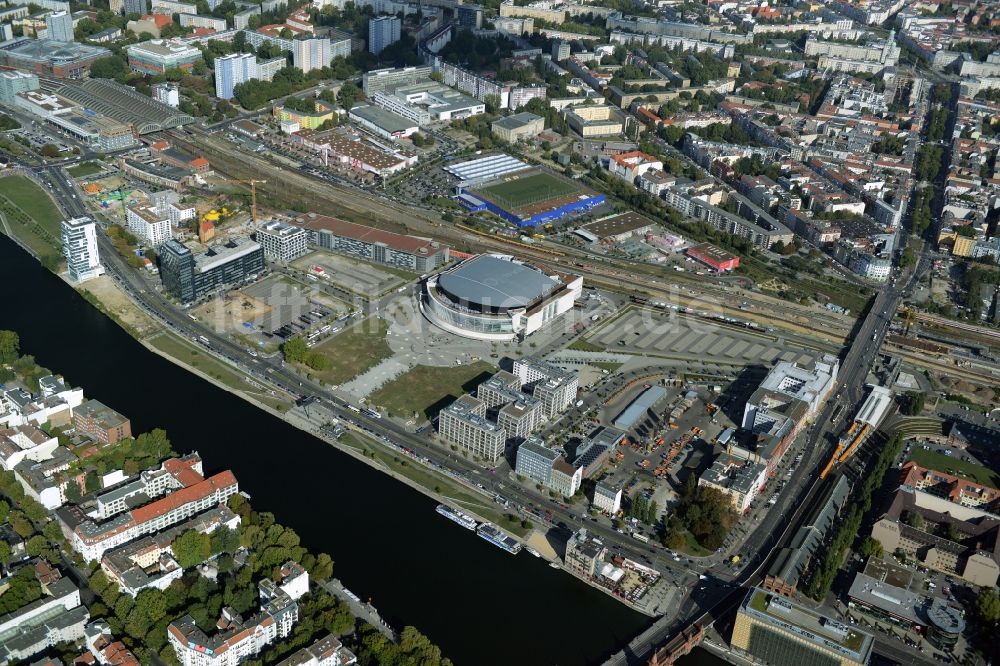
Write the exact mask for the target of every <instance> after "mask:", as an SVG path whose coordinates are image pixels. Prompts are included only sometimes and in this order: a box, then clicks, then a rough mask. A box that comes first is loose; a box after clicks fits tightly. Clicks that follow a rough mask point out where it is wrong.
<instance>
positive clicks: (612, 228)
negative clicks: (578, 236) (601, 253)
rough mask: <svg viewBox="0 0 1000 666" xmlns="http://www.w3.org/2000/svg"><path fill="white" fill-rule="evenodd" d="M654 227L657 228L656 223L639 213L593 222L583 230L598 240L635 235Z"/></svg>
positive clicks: (624, 214)
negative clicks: (637, 232)
mask: <svg viewBox="0 0 1000 666" xmlns="http://www.w3.org/2000/svg"><path fill="white" fill-rule="evenodd" d="M654 226H656V222H655V221H654V220H651V219H649V218H648V217H644V216H642V215H639V214H638V213H633V212H628V213H621V214H620V215H613V216H611V217H606V218H604V219H603V220H597V221H596V222H591V223H590V224H585V225H584V226H583V228H584V229H586V230H587V231H589V232H590V233H592V234H595V235H596V236H597V237H598V238H607V237H609V236H620V235H622V234H627V233H634V232H636V231H638V230H640V229H646V228H648V227H654Z"/></svg>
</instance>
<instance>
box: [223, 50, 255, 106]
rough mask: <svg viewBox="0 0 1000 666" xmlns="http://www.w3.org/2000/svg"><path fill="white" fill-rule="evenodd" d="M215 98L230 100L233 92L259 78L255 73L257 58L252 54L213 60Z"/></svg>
mask: <svg viewBox="0 0 1000 666" xmlns="http://www.w3.org/2000/svg"><path fill="white" fill-rule="evenodd" d="M213 67H214V68H215V96H216V97H218V98H219V99H232V98H233V95H234V92H233V90H234V89H235V88H236V86H238V85H239V84H241V83H246V82H247V81H249V80H250V79H259V78H261V77H260V75H259V74H258V72H257V57H256V56H255V55H253V54H252V53H230V54H229V55H224V56H220V57H218V58H216V59H215V62H214V64H213Z"/></svg>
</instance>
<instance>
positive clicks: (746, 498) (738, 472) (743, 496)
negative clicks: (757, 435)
mask: <svg viewBox="0 0 1000 666" xmlns="http://www.w3.org/2000/svg"><path fill="white" fill-rule="evenodd" d="M766 482H767V465H762V464H760V463H754V462H750V461H748V460H742V459H740V458H737V457H736V456H732V455H729V454H726V453H723V454H722V455H720V456H719V457H718V458H716V459H715V461H713V462H712V466H711V467H709V468H708V469H707V470H705V471H704V472H703V473H702V475H701V476H700V477H698V485H699V486H704V487H707V488H713V489H715V490H717V491H719V492H720V493H722V494H723V495H726V496H727V497H728V498H729V501H730V502H731V503H732V506H733V510H734V511H737V512H738V513H740V514H744V513H746V512H747V511H749V510H750V504H751V503H752V502H753V500H754V498H756V497H757V495H758V493H760V491H761V490H762V489H763V488H764V484H765V483H766Z"/></svg>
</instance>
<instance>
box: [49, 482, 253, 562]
mask: <svg viewBox="0 0 1000 666" xmlns="http://www.w3.org/2000/svg"><path fill="white" fill-rule="evenodd" d="M238 490H239V485H238V484H237V482H236V477H235V476H234V475H233V473H232V472H230V471H228V470H227V471H225V472H220V473H218V474H216V475H214V476H211V477H209V478H207V479H204V480H202V481H199V482H198V483H195V484H193V485H189V486H185V487H184V488H181V489H180V490H176V491H174V492H172V493H169V494H167V495H165V496H163V497H161V498H160V499H157V500H154V501H152V502H150V503H148V504H145V505H143V506H140V507H137V508H135V509H132V510H131V511H128V512H126V513H121V514H118V515H117V516H115V517H114V518H112V519H111V520H108V521H104V522H101V523H97V522H95V521H94V520H93V519H91V518H89V517H87V516H86V515H84V514H80V513H76V512H72V511H66V510H61V512H60V514H59V517H60V519H61V520H62V521H63V524H64V525H65V526H66V528H67V530H66V531H68V532H69V539H70V543H71V545H72V547H73V549H74V550H76V551H77V552H78V553H80V554H81V555H82V556H83V557H84V559H86V560H88V561H99V560H100V559H101V557H102V556H103V555H104V553H105V552H107V551H108V550H110V549H112V548H117V547H118V546H121V545H122V544H125V543H128V542H129V541H132V540H133V539H137V538H139V537H141V536H145V535H146V534H153V533H155V532H160V531H162V530H164V529H166V528H168V527H170V526H171V525H174V524H176V523H178V522H180V521H182V520H186V519H188V518H191V517H192V516H194V515H196V514H198V513H201V512H202V511H207V510H208V509H211V508H213V507H215V506H217V505H219V504H222V503H223V502H225V501H226V500H227V499H229V498H230V497H231V496H233V495H235V494H236V493H237V492H238ZM81 518H82V519H81Z"/></svg>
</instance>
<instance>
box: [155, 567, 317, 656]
mask: <svg viewBox="0 0 1000 666" xmlns="http://www.w3.org/2000/svg"><path fill="white" fill-rule="evenodd" d="M258 590H259V593H260V599H261V607H260V610H259V611H258V612H257V613H255V614H254V615H252V616H251V617H249V618H246V619H244V618H243V617H242V616H241V615H240V614H239V613H237V612H236V611H235V610H233V609H232V608H230V607H228V606H226V607H225V608H223V609H222V616H221V617H220V618H219V621H218V623H217V624H216V627H217V629H218V631H217V632H216V633H214V634H212V635H211V636H209V635H207V634H206V633H205V632H204V631H202V630H201V629H200V628H198V625H197V624H196V623H195V620H194V618H193V617H191V616H190V615H185V616H184V617H182V618H181V619H179V620H176V621H174V622H171V623H170V624H169V625H168V626H167V640H168V642H169V643H170V645H171V646H172V647H173V648H174V653H175V654H176V655H177V660H178V661H179V662H180V663H181V665H182V666H236V665H237V664H239V663H240V662H241V661H243V660H245V659H247V658H248V657H252V656H254V655H257V654H260V652H261V651H263V649H264V648H265V647H267V646H268V645H270V644H271V643H274V642H275V641H276V640H278V639H280V638H285V637H286V636H288V635H289V634H290V633H291V631H292V627H293V626H294V625H295V623H296V622H297V621H298V619H299V606H298V604H297V603H296V602H295V600H294V599H292V598H291V597H289V596H288V595H287V594H285V592H284V591H282V590H281V589H280V588H279V587H277V586H276V585H275V583H274V582H273V581H272V580H270V579H265V580H262V581H261V582H260V583H259V585H258Z"/></svg>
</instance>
